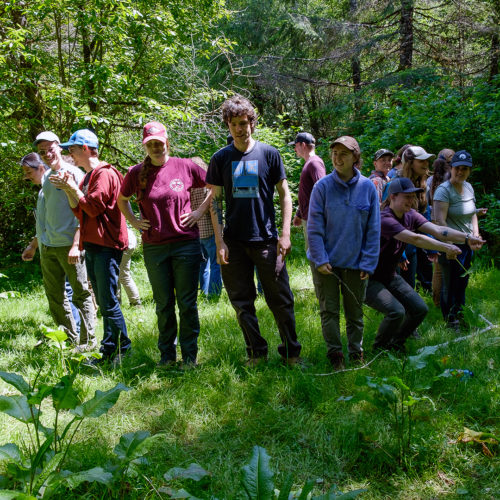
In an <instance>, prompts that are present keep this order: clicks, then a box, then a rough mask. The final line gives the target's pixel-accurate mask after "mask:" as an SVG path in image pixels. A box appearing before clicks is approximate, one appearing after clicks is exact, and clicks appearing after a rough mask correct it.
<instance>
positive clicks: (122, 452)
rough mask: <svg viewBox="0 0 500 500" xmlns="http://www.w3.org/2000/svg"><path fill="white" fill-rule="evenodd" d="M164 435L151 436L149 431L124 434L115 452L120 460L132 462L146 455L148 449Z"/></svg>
mask: <svg viewBox="0 0 500 500" xmlns="http://www.w3.org/2000/svg"><path fill="white" fill-rule="evenodd" d="M161 436H162V434H157V435H156V436H152V437H151V436H150V434H149V432H148V431H137V432H130V433H128V434H124V435H123V436H122V437H121V438H120V442H119V443H118V444H117V445H116V446H115V448H114V450H113V452H114V454H115V455H116V456H117V457H118V458H119V459H120V460H126V461H131V460H134V459H136V458H139V457H141V456H142V455H144V454H145V453H146V452H147V450H148V447H149V446H150V445H151V444H152V443H153V441H154V440H155V439H157V438H158V437H161Z"/></svg>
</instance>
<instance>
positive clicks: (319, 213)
mask: <svg viewBox="0 0 500 500" xmlns="http://www.w3.org/2000/svg"><path fill="white" fill-rule="evenodd" d="M325 226H326V220H325V192H324V189H322V185H321V184H316V185H315V186H314V188H313V190H312V193H311V199H310V201H309V215H308V218H307V241H308V243H309V250H308V251H307V256H308V258H309V260H310V261H311V262H312V263H313V264H314V265H315V266H316V267H317V268H318V267H320V266H322V265H323V264H327V263H328V262H329V261H330V260H329V258H328V253H327V251H326V248H325V242H324V239H323V235H324V234H325Z"/></svg>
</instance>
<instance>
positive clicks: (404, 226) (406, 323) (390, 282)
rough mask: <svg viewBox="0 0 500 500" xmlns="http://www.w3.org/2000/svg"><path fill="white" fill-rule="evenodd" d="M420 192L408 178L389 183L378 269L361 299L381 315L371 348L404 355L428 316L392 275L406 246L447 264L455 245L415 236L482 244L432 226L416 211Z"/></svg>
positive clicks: (454, 254)
mask: <svg viewBox="0 0 500 500" xmlns="http://www.w3.org/2000/svg"><path fill="white" fill-rule="evenodd" d="M422 191H423V189H421V188H416V187H415V186H414V184H413V182H412V181H411V180H410V179H408V178H406V177H397V178H395V179H393V180H392V182H391V183H390V184H389V188H388V199H389V202H390V204H389V206H388V207H386V208H385V209H383V210H382V212H381V213H380V219H381V226H382V227H381V234H380V256H379V260H378V265H377V268H376V269H375V272H374V273H373V275H372V276H370V280H369V282H368V288H367V290H366V299H365V302H366V303H367V304H368V305H369V306H370V307H372V308H373V309H376V310H377V311H379V312H381V313H383V314H384V315H385V317H384V319H383V320H382V323H380V326H379V328H378V333H377V336H376V338H375V342H374V344H373V347H374V349H387V350H394V351H399V352H405V351H406V348H405V341H406V339H407V338H408V337H409V336H410V335H411V334H412V333H413V331H414V330H415V329H416V328H417V327H418V325H420V323H422V321H423V320H424V318H425V316H426V314H427V312H428V308H427V305H426V304H425V302H424V301H423V300H422V298H421V297H420V295H418V293H417V292H416V291H415V290H414V289H413V288H412V287H411V286H410V285H409V284H408V283H407V282H406V281H405V280H404V279H403V278H402V277H401V276H400V275H399V274H397V273H396V268H397V266H398V263H399V261H400V258H401V255H402V253H403V251H404V249H405V246H406V244H407V243H409V244H412V245H415V246H416V247H418V248H425V249H427V250H437V251H438V252H443V253H445V254H446V257H447V258H448V259H455V258H456V257H457V255H459V254H460V253H461V250H460V248H458V247H457V246H455V245H452V244H450V243H444V241H438V240H434V239H432V238H430V237H429V236H426V235H425V234H417V232H418V233H427V234H430V235H432V236H434V237H435V238H438V239H439V240H446V241H453V242H455V243H465V244H466V245H469V246H470V247H471V248H475V247H476V246H478V245H479V246H481V245H482V244H483V243H484V242H483V240H482V239H481V238H479V237H475V236H471V235H468V234H467V233H464V232H461V231H456V230H454V229H450V228H448V227H441V226H438V225H436V224H433V223H432V222H429V221H428V220H427V219H426V218H425V217H424V216H423V215H421V214H419V213H418V212H417V211H416V210H414V209H413V208H412V206H413V204H414V202H415V199H416V193H421V192H422Z"/></svg>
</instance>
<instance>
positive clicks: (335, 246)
mask: <svg viewBox="0 0 500 500" xmlns="http://www.w3.org/2000/svg"><path fill="white" fill-rule="evenodd" d="M330 147H331V158H332V163H333V166H334V170H333V172H332V173H331V174H329V175H327V176H326V177H323V178H322V179H320V180H319V181H318V182H317V183H316V185H315V186H314V188H313V191H312V193H311V200H310V204H309V217H308V221H307V236H308V240H309V250H308V252H307V257H308V258H309V260H310V261H311V270H312V273H313V281H314V287H315V290H316V296H317V297H318V301H319V307H320V316H321V328H322V330H323V337H324V339H325V342H326V346H327V357H328V359H329V360H330V363H331V364H332V366H333V368H334V369H336V370H340V369H342V368H343V367H344V355H343V352H342V340H341V338H340V321H339V311H340V292H342V299H343V306H344V314H345V320H346V334H347V340H348V352H349V360H350V361H351V362H360V361H362V360H363V350H362V343H363V300H364V297H365V291H366V285H367V278H368V277H369V276H370V274H373V272H374V271H375V268H376V267H377V261H378V256H379V249H380V210H379V201H378V195H377V191H376V189H375V187H374V185H373V183H372V182H371V181H370V180H369V179H367V178H366V177H364V176H362V175H361V173H360V171H359V170H358V168H360V166H361V150H360V147H359V144H358V142H357V141H356V139H354V137H350V136H342V137H339V138H338V139H336V140H335V141H334V142H333V143H332V144H331V146H330Z"/></svg>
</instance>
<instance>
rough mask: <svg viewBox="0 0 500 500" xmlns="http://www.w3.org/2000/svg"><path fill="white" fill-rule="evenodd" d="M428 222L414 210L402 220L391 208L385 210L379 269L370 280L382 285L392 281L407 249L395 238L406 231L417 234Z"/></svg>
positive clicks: (382, 216) (382, 218) (382, 221)
mask: <svg viewBox="0 0 500 500" xmlns="http://www.w3.org/2000/svg"><path fill="white" fill-rule="evenodd" d="M427 222H429V221H428V220H427V219H426V218H425V217H424V216H423V215H420V214H419V213H418V212H417V211H416V210H413V209H411V210H410V211H409V212H406V213H405V214H404V215H403V217H402V218H401V219H398V218H397V217H396V214H395V213H394V212H393V211H392V210H391V209H390V207H386V208H384V210H382V212H380V224H381V231H380V255H379V258H378V264H377V269H375V272H374V273H373V276H372V277H371V278H370V279H374V280H376V281H380V282H381V283H388V282H389V281H391V279H392V278H393V276H394V274H395V272H396V268H397V266H398V263H399V261H400V259H401V255H403V251H404V249H405V247H406V243H403V242H402V241H399V240H397V239H396V238H394V236H396V235H398V234H399V233H401V232H402V231H404V230H405V229H407V230H409V231H413V232H416V231H417V229H418V228H419V227H420V226H422V225H423V224H426V223H427Z"/></svg>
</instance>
